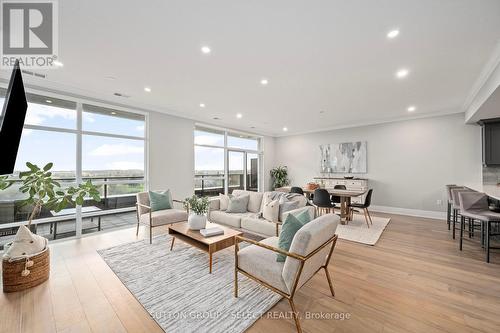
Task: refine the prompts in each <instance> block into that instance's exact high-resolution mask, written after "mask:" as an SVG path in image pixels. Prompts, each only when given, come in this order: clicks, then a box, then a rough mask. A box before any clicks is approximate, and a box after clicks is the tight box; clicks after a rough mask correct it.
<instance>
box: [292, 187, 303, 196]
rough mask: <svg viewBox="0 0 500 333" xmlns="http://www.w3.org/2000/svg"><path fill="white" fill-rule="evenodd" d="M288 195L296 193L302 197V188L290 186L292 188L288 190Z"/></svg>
mask: <svg viewBox="0 0 500 333" xmlns="http://www.w3.org/2000/svg"><path fill="white" fill-rule="evenodd" d="M290 193H297V194H302V195H304V190H303V189H302V187H298V186H292V188H291V189H290Z"/></svg>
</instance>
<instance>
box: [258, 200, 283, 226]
mask: <svg viewBox="0 0 500 333" xmlns="http://www.w3.org/2000/svg"><path fill="white" fill-rule="evenodd" d="M279 213H280V202H279V201H278V200H273V201H271V202H267V203H265V204H264V208H263V209H262V216H263V217H264V218H265V219H266V220H268V221H271V222H278V217H279Z"/></svg>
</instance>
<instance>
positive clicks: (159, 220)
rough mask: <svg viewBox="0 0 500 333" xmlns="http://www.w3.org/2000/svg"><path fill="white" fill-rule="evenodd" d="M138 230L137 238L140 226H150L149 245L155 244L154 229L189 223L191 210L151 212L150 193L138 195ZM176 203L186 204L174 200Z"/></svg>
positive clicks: (173, 209)
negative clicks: (184, 222)
mask: <svg viewBox="0 0 500 333" xmlns="http://www.w3.org/2000/svg"><path fill="white" fill-rule="evenodd" d="M136 197H137V203H136V206H137V230H136V233H135V234H136V236H137V235H139V225H140V224H145V225H146V226H149V244H151V243H152V242H153V228H154V227H159V226H162V225H167V224H170V225H172V224H174V223H178V222H183V221H187V219H188V215H189V210H188V209H184V208H183V209H176V208H172V209H163V210H157V211H154V212H153V211H151V207H150V202H149V192H140V193H137V195H136ZM172 201H173V202H174V203H179V204H182V205H183V204H184V201H181V200H175V199H174V200H172Z"/></svg>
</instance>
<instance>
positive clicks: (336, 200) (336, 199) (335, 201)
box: [332, 185, 347, 206]
mask: <svg viewBox="0 0 500 333" xmlns="http://www.w3.org/2000/svg"><path fill="white" fill-rule="evenodd" d="M333 189H334V190H347V187H346V186H345V185H335V186H334V187H333ZM332 202H333V204H334V205H335V206H337V204H340V197H339V196H336V195H333V194H332Z"/></svg>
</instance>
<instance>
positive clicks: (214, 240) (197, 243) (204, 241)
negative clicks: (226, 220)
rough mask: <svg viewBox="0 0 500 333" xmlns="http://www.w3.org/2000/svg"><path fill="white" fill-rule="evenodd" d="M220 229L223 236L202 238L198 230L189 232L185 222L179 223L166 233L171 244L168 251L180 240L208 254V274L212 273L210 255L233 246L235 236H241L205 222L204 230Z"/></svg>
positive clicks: (226, 228) (238, 232)
mask: <svg viewBox="0 0 500 333" xmlns="http://www.w3.org/2000/svg"><path fill="white" fill-rule="evenodd" d="M211 227H220V228H222V229H224V234H223V235H218V236H213V237H203V236H202V235H201V234H200V231H199V230H190V229H189V228H188V224H187V222H179V223H175V224H174V225H172V226H170V227H168V233H169V234H170V235H171V236H172V244H171V245H170V251H172V249H173V248H174V241H175V239H176V238H178V239H180V240H182V241H183V242H184V243H187V244H189V245H191V246H194V247H197V248H198V249H200V250H202V251H205V252H207V253H208V258H209V273H210V274H211V273H212V254H213V253H215V252H217V251H220V250H223V249H225V248H228V247H230V246H233V245H234V243H235V236H241V235H243V233H242V232H241V231H237V230H233V229H231V228H228V227H225V226H223V225H220V224H215V223H210V222H207V226H206V228H211Z"/></svg>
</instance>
